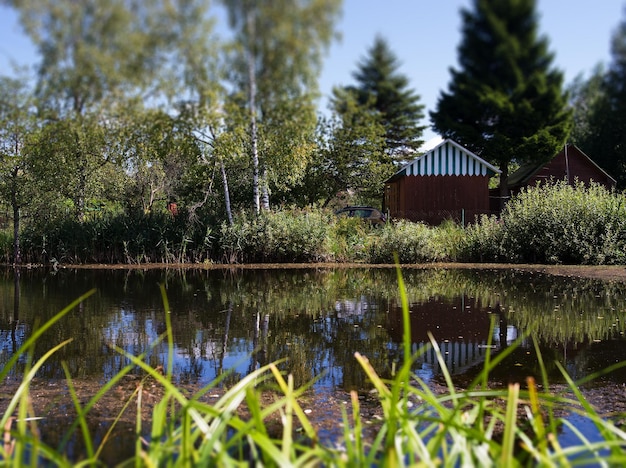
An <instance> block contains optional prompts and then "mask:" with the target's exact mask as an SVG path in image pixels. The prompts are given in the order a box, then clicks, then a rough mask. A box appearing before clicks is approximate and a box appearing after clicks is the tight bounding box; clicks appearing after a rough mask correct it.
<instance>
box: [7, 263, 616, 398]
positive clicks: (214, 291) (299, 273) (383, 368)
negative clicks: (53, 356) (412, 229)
mask: <svg viewBox="0 0 626 468" xmlns="http://www.w3.org/2000/svg"><path fill="white" fill-rule="evenodd" d="M403 277H404V281H405V284H406V287H407V294H408V297H409V301H410V302H411V304H412V310H413V312H412V321H413V323H412V330H413V333H414V335H415V336H414V337H413V341H414V343H423V342H424V339H423V336H422V335H424V336H425V332H426V331H429V330H428V329H429V327H430V328H431V329H432V328H435V327H436V326H437V323H436V322H432V320H433V319H432V317H431V316H432V315H433V314H434V316H435V317H439V319H440V320H443V322H441V323H440V325H439V326H440V331H442V330H443V328H444V327H442V324H443V325H445V326H446V327H448V328H447V331H446V333H443V334H441V336H440V337H439V338H441V340H442V341H441V342H442V343H445V340H448V342H449V343H456V342H458V343H469V342H471V343H474V344H479V345H480V344H482V343H483V342H484V341H486V340H485V337H484V336H483V335H484V334H485V333H487V331H488V326H487V325H485V323H487V322H488V314H487V311H489V310H491V311H492V313H493V314H497V315H498V316H499V319H500V325H501V326H500V327H499V329H500V331H501V336H499V337H500V341H501V342H502V341H503V340H506V336H505V332H506V329H507V325H508V326H514V327H516V328H517V329H518V330H521V331H525V330H531V332H532V334H533V335H534V336H536V337H538V338H539V339H540V341H541V342H542V343H544V344H547V345H549V347H551V348H554V349H557V350H559V353H563V352H564V351H563V349H565V350H566V351H567V352H568V353H571V352H572V351H571V349H572V348H574V347H575V346H576V344H578V343H589V342H592V341H593V340H594V339H600V340H604V339H607V338H609V337H612V336H616V335H617V336H620V333H623V331H624V328H623V324H624V323H625V322H626V312H625V305H624V297H625V294H624V288H625V287H624V286H623V285H619V284H616V283H602V282H600V281H595V280H579V279H572V278H558V277H548V276H544V275H532V274H528V273H522V272H519V271H514V270H512V271H487V270H482V271H478V270H439V269H437V270H429V269H426V270H419V269H404V270H403ZM21 279H22V281H21V285H20V288H21V294H19V295H18V296H17V297H18V299H19V298H21V300H20V303H19V304H18V308H19V309H20V314H19V323H18V322H17V321H16V315H15V314H16V313H15V310H16V307H15V302H13V301H14V299H15V297H16V296H15V295H14V291H15V281H14V280H15V277H14V276H13V275H12V273H11V272H4V273H3V274H2V275H0V301H1V302H0V304H2V306H3V309H2V311H1V312H0V333H2V334H3V335H0V336H3V337H5V336H6V339H4V338H3V340H4V342H3V343H2V349H3V350H4V351H3V352H2V354H0V365H1V364H2V363H3V362H6V360H7V359H8V357H7V356H9V354H10V353H11V349H12V348H13V347H14V346H16V345H19V344H21V342H23V340H24V339H25V337H26V336H27V333H29V330H32V329H33V327H34V326H35V325H36V324H37V323H42V322H43V321H45V320H47V319H48V318H50V317H52V316H53V315H54V314H56V313H57V312H58V311H59V310H61V309H62V308H63V307H65V305H67V304H68V303H69V302H71V301H72V300H73V299H74V298H75V297H77V296H78V295H79V294H82V293H84V292H86V291H88V290H89V289H91V288H93V287H96V288H97V289H98V292H97V294H95V295H94V296H92V297H91V298H90V299H89V300H87V301H86V302H85V303H84V304H82V305H81V307H79V308H77V309H76V310H75V311H72V312H71V313H70V314H69V315H68V316H67V317H65V318H64V319H63V321H62V322H61V323H60V324H58V325H57V326H55V327H53V328H52V329H51V330H49V331H48V332H47V333H46V334H45V335H44V337H43V338H42V340H41V341H40V343H38V345H37V350H36V357H37V355H41V353H43V352H44V351H45V350H46V349H49V348H50V347H52V346H53V345H56V344H58V343H59V342H61V341H63V340H64V339H67V338H68V337H72V338H74V340H73V341H72V343H70V344H69V345H68V346H67V347H65V348H64V349H63V350H62V351H61V352H60V353H59V354H58V358H61V359H65V360H66V361H67V362H68V363H69V365H70V369H71V372H72V375H73V376H75V377H81V376H89V375H98V374H102V373H103V372H104V375H105V376H110V375H112V374H114V373H115V372H117V371H118V370H119V369H121V368H122V367H123V366H124V365H125V364H126V363H127V362H126V360H125V359H123V358H121V357H120V356H119V355H118V354H117V353H116V352H114V351H113V350H111V349H110V348H109V347H108V346H107V344H116V345H118V346H120V347H122V348H124V349H126V350H127V351H129V352H132V353H134V354H140V353H142V352H144V351H145V350H147V349H149V347H150V345H151V343H153V342H154V340H155V339H156V337H157V336H158V335H159V334H160V333H162V332H163V331H164V318H163V317H164V316H163V304H162V301H161V296H160V293H159V288H158V284H160V283H162V284H165V285H166V288H167V293H168V299H169V302H170V306H171V309H172V316H171V318H172V328H173V334H174V340H175V346H176V352H177V355H178V356H179V357H180V359H179V360H178V361H176V362H177V364H176V365H177V368H176V372H177V377H178V378H180V379H181V380H189V381H195V380H199V379H202V378H207V376H211V375H213V376H215V375H220V374H222V373H224V372H225V371H226V370H227V368H228V367H230V366H232V361H233V359H234V358H235V357H237V356H240V355H243V356H248V358H247V361H246V363H245V364H244V366H243V367H239V368H237V370H236V372H235V374H234V375H233V376H231V380H233V381H234V380H236V379H237V378H238V377H237V376H238V375H240V374H241V373H244V372H246V371H247V370H249V369H252V368H254V367H258V366H259V365H262V364H265V363H268V362H272V361H275V360H278V359H282V358H286V359H287V360H286V362H285V363H283V364H281V368H282V369H283V370H284V371H285V372H290V373H292V374H293V375H294V377H295V379H296V382H298V383H299V384H302V383H304V382H307V381H309V380H310V379H311V378H314V377H316V376H318V375H320V374H322V373H325V378H324V380H323V381H322V383H323V384H328V385H340V386H343V387H345V388H355V387H356V388H363V386H364V385H365V381H364V379H365V376H364V374H363V372H362V370H361V369H360V367H359V366H358V364H357V363H356V361H355V359H354V353H355V352H356V351H359V352H361V353H363V354H365V355H366V356H367V357H368V358H369V359H370V361H371V362H372V363H373V365H374V366H375V368H376V369H377V370H379V371H380V372H381V374H383V375H385V376H388V375H389V373H390V369H391V367H392V365H393V363H394V361H396V360H399V359H400V358H401V356H400V355H399V352H400V351H399V346H398V343H399V341H400V339H401V335H402V333H401V332H402V330H401V321H399V319H398V317H400V315H399V313H400V309H399V308H398V305H397V304H398V303H399V302H398V297H399V295H398V284H397V277H396V272H395V270H394V269H383V268H380V269H365V268H363V269H341V268H337V269H304V268H303V269H295V270H188V271H178V270H168V271H160V270H145V271H142V270H133V271H90V270H75V271H68V270H65V271H64V270H61V271H59V272H57V273H56V274H49V273H45V272H42V271H24V272H23V273H22V278H21ZM461 300H462V301H465V302H463V303H462V304H461V303H459V302H458V301H461ZM420 304H421V305H422V306H421V307H422V308H421V309H420V308H419V307H420V306H419V305H420ZM468 305H469V306H470V307H471V311H472V315H471V319H472V322H471V323H470V322H469V321H468V320H469V318H470V315H468V314H467V313H466V312H467V310H465V308H466V307H467V306H468ZM453 307H456V309H453ZM446 310H447V312H446ZM460 312H464V313H465V315H463V314H461V313H460ZM428 314H431V316H429V315H428ZM446 314H448V315H446ZM459 317H461V318H462V320H461V319H459ZM457 319H459V320H457ZM429 320H430V321H431V322H432V324H431V325H429V326H426V325H425V324H426V323H427V322H428V321H429ZM502 321H504V322H502ZM502 323H504V325H502ZM4 330H6V331H7V334H6V335H4V333H5V332H4ZM11 330H12V331H11ZM430 331H433V330H430ZM457 331H458V333H457ZM11 333H13V335H11ZM420 333H421V334H422V335H419V334H420ZM418 335H419V336H418ZM444 335H445V336H444ZM12 336H13V337H14V338H13V344H11V339H12V338H11V337H12ZM459 336H462V337H463V338H462V339H460V338H459ZM439 338H438V339H439ZM564 347H565V348H564ZM457 348H458V349H457ZM457 348H454V349H452V348H451V351H450V352H451V353H457V354H458V356H459V357H458V358H459V359H461V360H462V359H463V356H462V355H461V354H460V353H466V354H467V353H469V352H470V351H471V350H466V351H464V350H463V348H461V347H457ZM166 352H167V349H166V345H165V343H162V344H160V345H158V346H157V347H156V348H155V349H154V350H153V351H151V352H150V356H149V359H150V362H154V363H155V365H158V364H163V363H164V362H165V356H166ZM424 362H425V364H429V363H428V362H426V361H424ZM459 362H460V361H459ZM429 365H430V364H429ZM42 374H43V375H44V376H46V377H61V371H60V368H59V365H58V363H57V362H56V361H51V362H50V364H49V365H47V366H45V368H44V370H43V373H42Z"/></svg>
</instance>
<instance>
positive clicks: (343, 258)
mask: <svg viewBox="0 0 626 468" xmlns="http://www.w3.org/2000/svg"><path fill="white" fill-rule="evenodd" d="M373 231H374V228H373V227H372V226H370V225H369V224H368V223H367V222H364V221H363V220H362V219H359V218H347V217H338V218H335V220H334V222H333V223H332V225H331V227H330V230H329V238H328V249H329V256H330V257H331V258H332V259H333V260H335V261H337V262H359V261H366V260H367V252H366V247H365V246H366V244H367V239H368V236H370V235H372V234H373V233H374V232H373Z"/></svg>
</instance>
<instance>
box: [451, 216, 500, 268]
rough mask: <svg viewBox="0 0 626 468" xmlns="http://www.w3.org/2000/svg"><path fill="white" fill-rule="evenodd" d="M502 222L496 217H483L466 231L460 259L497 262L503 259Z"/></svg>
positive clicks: (460, 248) (459, 253) (461, 245)
mask: <svg viewBox="0 0 626 468" xmlns="http://www.w3.org/2000/svg"><path fill="white" fill-rule="evenodd" d="M503 227H504V226H503V224H502V222H501V221H500V220H499V219H498V218H496V217H495V216H485V215H483V216H482V217H481V218H480V219H479V220H478V222H476V223H474V224H470V225H469V226H468V227H467V228H466V229H465V237H464V239H463V240H462V241H461V243H460V246H459V252H458V258H459V259H460V260H465V261H480V262H496V261H499V260H501V259H502V258H503V255H502V236H503V234H504V229H503Z"/></svg>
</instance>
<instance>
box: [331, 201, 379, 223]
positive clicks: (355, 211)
mask: <svg viewBox="0 0 626 468" xmlns="http://www.w3.org/2000/svg"><path fill="white" fill-rule="evenodd" d="M335 214H336V215H337V216H347V217H350V218H362V219H365V220H367V221H369V222H370V223H372V226H384V225H385V223H386V222H387V218H386V217H385V215H384V214H383V213H382V212H381V211H380V210H377V209H376V208H373V207H371V206H346V207H345V208H342V209H340V210H337V211H335Z"/></svg>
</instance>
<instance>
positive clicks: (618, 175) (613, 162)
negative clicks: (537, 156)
mask: <svg viewBox="0 0 626 468" xmlns="http://www.w3.org/2000/svg"><path fill="white" fill-rule="evenodd" d="M592 79H594V77H592V78H591V80H592ZM591 80H590V84H589V85H588V87H589V86H591V85H592V84H593V82H592V81H591ZM596 95H597V97H596V99H595V100H594V101H593V105H592V107H591V109H590V111H589V116H588V122H587V132H586V133H585V134H584V135H582V138H580V141H579V142H578V144H579V145H580V148H581V149H582V150H583V151H584V152H585V153H586V154H588V155H589V157H590V158H592V159H593V160H594V161H595V162H596V163H598V165H599V166H600V167H602V168H603V169H604V170H606V171H607V172H608V173H609V174H610V175H611V176H613V177H614V178H615V179H616V180H617V185H618V188H624V187H626V134H625V133H624V124H623V122H624V120H625V119H626V19H624V20H623V21H622V22H621V24H620V25H619V27H618V29H617V30H616V31H615V33H614V35H613V38H612V41H611V63H610V64H609V69H608V71H607V72H606V73H605V74H604V76H603V79H602V83H601V85H600V90H599V91H597V93H596Z"/></svg>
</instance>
